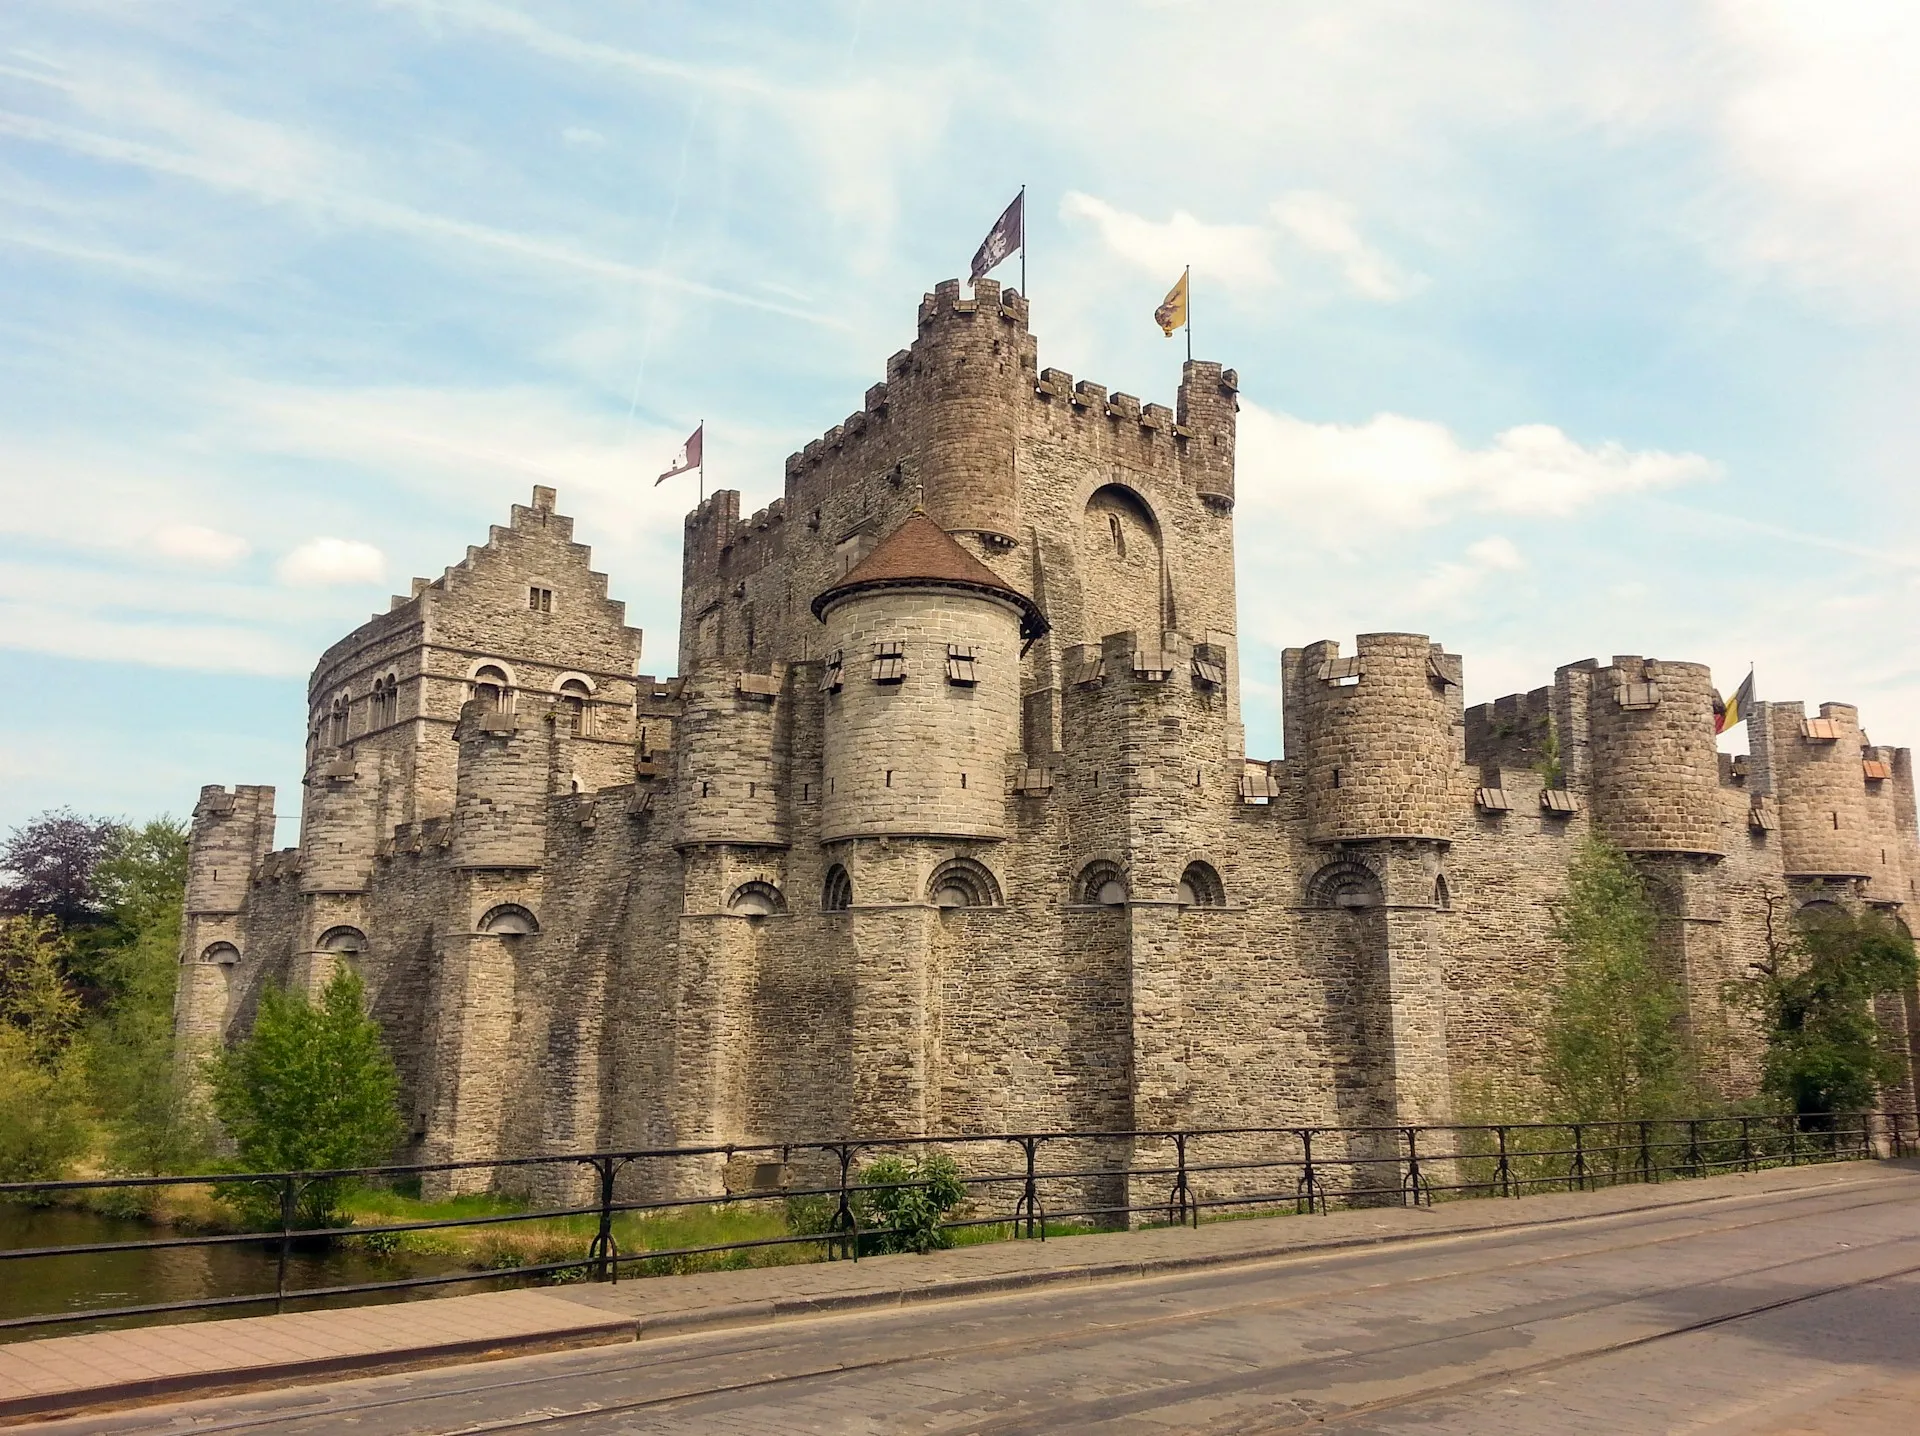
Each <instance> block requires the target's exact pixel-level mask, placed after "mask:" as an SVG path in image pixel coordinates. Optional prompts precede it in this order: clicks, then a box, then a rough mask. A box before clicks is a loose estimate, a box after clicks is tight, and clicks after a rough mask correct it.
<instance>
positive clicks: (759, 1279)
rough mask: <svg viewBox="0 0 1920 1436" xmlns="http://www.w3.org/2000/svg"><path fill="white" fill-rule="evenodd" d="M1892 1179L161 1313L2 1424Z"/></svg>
mask: <svg viewBox="0 0 1920 1436" xmlns="http://www.w3.org/2000/svg"><path fill="white" fill-rule="evenodd" d="M1863 1183H1871V1184H1877V1185H1885V1186H1888V1187H1890V1189H1891V1190H1893V1191H1895V1192H1898V1191H1899V1190H1900V1189H1901V1187H1903V1186H1906V1187H1910V1188H1911V1190H1912V1193H1913V1195H1914V1197H1915V1198H1916V1199H1920V1163H1914V1162H1849V1163H1843V1164H1839V1165H1835V1166H1826V1167H1800V1168H1782V1169H1778V1170H1775V1171H1770V1172H1757V1173H1753V1174H1751V1175H1730V1176H1722V1177H1709V1178H1703V1179H1698V1180H1691V1181H1677V1182H1668V1183H1664V1184H1661V1185H1658V1186H1622V1187H1615V1188H1611V1189H1609V1190H1606V1191H1601V1192H1579V1193H1572V1194H1553V1195H1543V1196H1532V1197H1522V1198H1519V1199H1504V1200H1503V1199H1497V1198H1487V1199H1481V1200H1474V1201H1462V1202H1452V1203H1447V1204H1444V1205H1442V1206H1440V1207H1438V1208H1403V1207H1392V1208H1383V1209H1372V1210H1361V1211H1345V1212H1335V1213H1333V1214H1332V1215H1330V1216H1312V1217H1294V1216H1285V1217H1268V1218H1259V1219H1249V1220H1245V1221H1223V1222H1217V1223H1212V1224H1209V1225H1207V1226H1203V1227H1201V1228H1200V1229H1199V1230H1197V1231H1194V1230H1188V1229H1184V1228H1177V1227H1176V1228H1162V1229H1157V1230H1153V1231H1139V1232H1111V1233H1102V1234H1099V1235H1093V1236H1077V1237H1064V1238H1055V1239H1053V1240H1051V1241H1046V1242H1038V1241H1007V1242H997V1243H992V1244H988V1245H983V1246H974V1247H962V1248H958V1249H955V1250H952V1251H944V1252H935V1253H933V1254H931V1255H929V1256H890V1257H869V1258H867V1259H866V1260H864V1261H860V1262H823V1263H819V1264H816V1265H811V1266H787V1267H763V1268H759V1269H754V1270H746V1271H730V1272H709V1273H703V1274H700V1275H696V1276H682V1277H650V1278H637V1279H629V1280H627V1281H623V1282H620V1283H618V1284H617V1285H606V1284H598V1283H593V1284H581V1285H578V1286H567V1287H546V1288H540V1289H534V1290H524V1291H506V1292H488V1293H484V1294H481V1295H477V1296H450V1297H442V1298H438V1299H434V1300H429V1301H414V1302H404V1303H399V1304H395V1305H388V1306H368V1307H350V1308H339V1309H333V1310H327V1311H309V1312H296V1313H292V1314H289V1315H283V1316H263V1317H250V1318H243V1319H239V1320H228V1321H202V1322H193V1323H188V1324H183V1325H177V1326H149V1327H139V1328H135V1329H131V1330H125V1331H108V1332H96V1333H91V1334H88V1335H84V1336H61V1337H52V1338H49V1339H46V1340H43V1341H27V1342H18V1343H15V1344H13V1345H8V1346H0V1422H8V1421H17V1420H20V1419H22V1418H25V1417H27V1416H36V1415H51V1414H56V1413H66V1412H72V1411H77V1410H81V1409H85V1408H90V1407H98V1406H105V1405H113V1404H121V1403H129V1402H138V1401H141V1400H156V1399H162V1398H171V1397H177V1396H180V1395H183V1394H187V1393H195V1394H206V1393H209V1392H212V1391H215V1390H231V1389H235V1388H240V1387H247V1386H259V1385H266V1384H274V1383H285V1382H288V1381H311V1380H317V1379H321V1378H325V1377H330V1376H337V1375H340V1374H343V1373H347V1372H367V1371H371V1370H375V1369H378V1368H383V1367H385V1368H390V1367H396V1366H411V1365H422V1364H433V1363H441V1362H454V1361H460V1360H463V1359H474V1358H478V1357H482V1356H488V1355H494V1354H501V1353H508V1352H514V1351H526V1350H529V1349H534V1348H542V1347H562V1346H586V1345H594V1344H601V1343H611V1342H622V1341H636V1340H645V1339H647V1338H649V1337H655V1336H665V1335H681V1334H685V1333H688V1332H696V1331H709V1330H718V1329H721V1328H725V1327H737V1326H751V1325H757V1324H762V1323H766V1322H772V1321H781V1320H787V1319H791V1318H794V1317H807V1316H818V1315H821V1314H824V1313H830V1312H840V1311H854V1310H862V1309H874V1308H883V1307H888V1306H899V1305H903V1304H905V1303H908V1302H920V1301H935V1300H953V1299H958V1298H964V1297H976V1296H983V1295H989V1294H993V1293H999V1292H1008V1291H1017V1290H1023V1289H1031V1288H1035V1287H1042V1286H1051V1285H1055V1284H1060V1283H1075V1282H1096V1281H1122V1280H1127V1279H1129V1278H1140V1277H1146V1276H1155V1275H1163V1274H1170V1273H1178V1272H1183V1271H1192V1270H1195V1269H1199V1268H1204V1267H1209V1266H1223V1265H1228V1264H1232V1263H1240V1262H1252V1261H1264V1260H1271V1259H1274V1258H1279V1257H1288V1256H1299V1255H1308V1254H1312V1253H1316V1252H1324V1251H1330V1250H1337V1249H1341V1248H1352V1247H1363V1246H1371V1245H1377V1244H1379V1243H1383V1242H1401V1241H1415V1240H1419V1239H1422V1238H1431V1237H1436V1236H1446V1235H1458V1234H1466V1233H1474V1232H1486V1231H1496V1230H1507V1229H1513V1228H1518V1227H1526V1226H1537V1225H1542V1224H1555V1223H1561V1222H1573V1221H1588V1220H1595V1219H1603V1218H1606V1217H1608V1216H1613V1215H1616V1214H1622V1213H1630V1212H1639V1211H1646V1210H1649V1209H1658V1208H1667V1207H1689V1206H1692V1207H1698V1206H1703V1205H1709V1204H1724V1203H1727V1202H1731V1201H1739V1200H1740V1199H1742V1198H1753V1197H1759V1196H1765V1195H1767V1194H1770V1193H1782V1192H1801V1191H1809V1192H1817V1191H1823V1190H1838V1189H1843V1188H1850V1187H1856V1186H1859V1185H1860V1184H1863Z"/></svg>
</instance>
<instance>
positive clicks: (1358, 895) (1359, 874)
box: [1307, 858, 1386, 908]
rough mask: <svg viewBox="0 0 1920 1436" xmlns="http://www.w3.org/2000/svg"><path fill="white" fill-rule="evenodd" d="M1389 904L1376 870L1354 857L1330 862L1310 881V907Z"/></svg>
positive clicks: (1308, 900) (1308, 889)
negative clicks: (1354, 859)
mask: <svg viewBox="0 0 1920 1436" xmlns="http://www.w3.org/2000/svg"><path fill="white" fill-rule="evenodd" d="M1385 901H1386V893H1385V892H1384V891H1383V890H1382V889H1381V887H1380V879H1379V878H1378V877H1377V876H1376V875H1375V874H1374V871H1373V869H1372V868H1369V867H1367V866H1366V865H1365V864H1363V863H1357V862H1354V861H1353V860H1352V859H1351V858H1342V859H1341V860H1340V861H1338V862H1333V863H1328V864H1327V865H1326V866H1325V867H1324V868H1322V869H1320V871H1319V872H1317V873H1315V874H1314V875H1313V876H1312V877H1310V878H1308V879H1307V906H1308V907H1343V908H1369V907H1379V906H1380V905H1381V904H1382V903H1384V902H1385Z"/></svg>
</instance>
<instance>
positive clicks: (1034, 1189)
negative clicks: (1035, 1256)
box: [1012, 1136, 1047, 1241]
mask: <svg viewBox="0 0 1920 1436" xmlns="http://www.w3.org/2000/svg"><path fill="white" fill-rule="evenodd" d="M1012 1140H1014V1141H1015V1142H1018V1143H1019V1144H1020V1149H1021V1150H1022V1151H1023V1152H1025V1153H1026V1156H1027V1178H1026V1182H1025V1183H1024V1185H1022V1187H1021V1188H1020V1200H1019V1201H1017V1202H1015V1203H1014V1204H1013V1234H1014V1236H1016V1237H1034V1236H1037V1237H1039V1238H1040V1240H1041V1241H1045V1240H1046V1239H1047V1218H1046V1213H1045V1212H1043V1211H1041V1209H1040V1184H1039V1180H1038V1176H1037V1174H1036V1172H1035V1170H1034V1166H1035V1154H1036V1153H1037V1152H1038V1150H1039V1147H1040V1143H1041V1140H1042V1139H1041V1138H1039V1137H1033V1136H1027V1137H1015V1138H1013V1139H1012ZM1023 1221H1024V1222H1025V1223H1026V1230H1025V1231H1022V1230H1021V1229H1020V1227H1021V1223H1022V1222H1023Z"/></svg>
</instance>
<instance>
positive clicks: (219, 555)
mask: <svg viewBox="0 0 1920 1436" xmlns="http://www.w3.org/2000/svg"><path fill="white" fill-rule="evenodd" d="M153 547H154V551H155V552H156V553H160V554H163V555H165V556H166V557H167V558H177V559H180V560H181V561H183V562H185V563H196V564H201V565H204V566H206V567H209V568H229V567H231V566H232V565H234V564H236V563H238V562H239V561H240V560H241V559H243V558H245V557H246V556H247V552H248V547H249V545H248V544H247V541H246V540H245V539H243V538H241V537H240V536H239V535H238V534H230V533H222V532H221V531H220V530H219V529H210V528H204V527H202V526H201V525H199V524H167V525H165V526H164V527H162V528H161V529H159V530H158V531H156V532H155V534H154V536H153Z"/></svg>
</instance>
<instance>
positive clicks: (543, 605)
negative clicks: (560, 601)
mask: <svg viewBox="0 0 1920 1436" xmlns="http://www.w3.org/2000/svg"><path fill="white" fill-rule="evenodd" d="M527 607H528V608H529V609H530V610H532V611H533V612H534V613H552V612H553V590H552V589H550V588H529V589H528V590H527Z"/></svg>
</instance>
